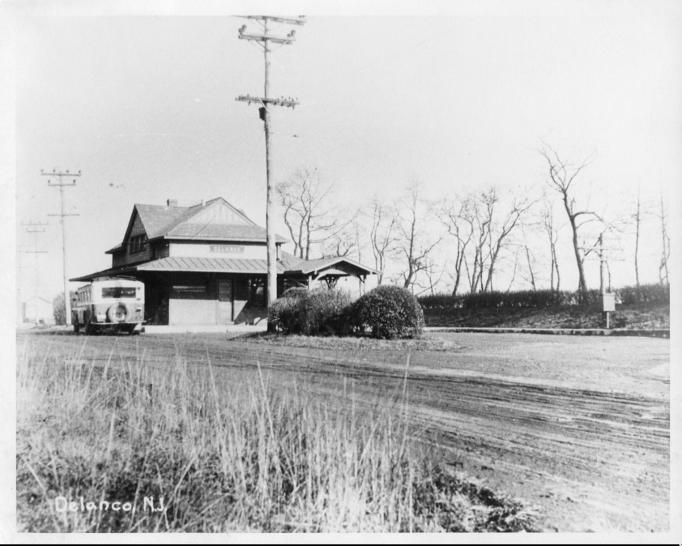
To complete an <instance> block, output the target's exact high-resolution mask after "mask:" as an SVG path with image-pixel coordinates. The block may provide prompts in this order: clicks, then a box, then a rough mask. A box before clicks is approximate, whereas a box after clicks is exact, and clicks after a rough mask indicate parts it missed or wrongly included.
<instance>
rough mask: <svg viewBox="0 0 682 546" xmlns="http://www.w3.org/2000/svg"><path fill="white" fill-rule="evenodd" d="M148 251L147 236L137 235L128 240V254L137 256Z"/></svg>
mask: <svg viewBox="0 0 682 546" xmlns="http://www.w3.org/2000/svg"><path fill="white" fill-rule="evenodd" d="M146 249H147V236H146V235H145V234H142V235H135V236H134V237H131V238H130V239H129V240H128V254H136V253H137V252H142V251H143V250H146Z"/></svg>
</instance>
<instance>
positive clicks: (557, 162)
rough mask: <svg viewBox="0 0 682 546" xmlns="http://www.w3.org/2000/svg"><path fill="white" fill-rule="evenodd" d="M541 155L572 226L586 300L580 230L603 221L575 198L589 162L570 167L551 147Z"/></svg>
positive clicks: (581, 294) (576, 258)
mask: <svg viewBox="0 0 682 546" xmlns="http://www.w3.org/2000/svg"><path fill="white" fill-rule="evenodd" d="M540 154H541V155H542V156H543V157H544V158H545V160H546V161H547V167H548V171H549V180H548V184H549V186H550V188H552V189H553V190H554V191H556V192H557V193H558V194H559V196H560V198H561V202H562V203H563V205H564V210H565V211H566V216H567V217H568V223H569V225H570V226H571V234H572V242H573V253H574V255H575V263H576V266H577V268H578V292H579V293H580V298H581V299H584V297H585V295H586V294H587V282H586V281H585V268H584V266H583V263H584V260H585V255H586V254H584V253H583V252H582V251H581V247H580V244H579V242H578V237H579V230H580V227H581V226H583V225H584V224H585V223H587V222H589V221H592V220H594V219H597V220H601V218H600V216H599V215H598V214H597V213H596V212H594V211H591V210H580V209H578V207H577V205H576V200H575V196H574V182H575V180H576V178H577V177H578V175H579V174H580V173H581V172H582V170H583V169H584V168H585V167H586V166H587V165H588V161H583V162H582V163H580V164H579V165H577V166H573V165H570V164H568V163H566V162H564V161H562V160H561V158H560V157H559V155H558V154H557V153H556V152H555V151H554V150H553V149H551V148H550V147H549V146H546V147H545V149H542V150H540ZM581 217H589V218H588V219H586V220H584V221H582V222H581V221H579V218H581Z"/></svg>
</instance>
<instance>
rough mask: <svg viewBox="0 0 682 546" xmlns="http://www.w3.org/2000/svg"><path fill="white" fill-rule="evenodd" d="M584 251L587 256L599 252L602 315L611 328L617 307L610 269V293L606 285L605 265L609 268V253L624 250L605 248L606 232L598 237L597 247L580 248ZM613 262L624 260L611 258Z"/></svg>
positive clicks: (607, 326)
mask: <svg viewBox="0 0 682 546" xmlns="http://www.w3.org/2000/svg"><path fill="white" fill-rule="evenodd" d="M580 248H581V249H582V250H583V251H585V255H584V256H587V255H588V254H589V253H590V252H591V251H593V250H595V249H596V251H597V257H598V258H599V294H600V295H601V301H602V314H603V318H604V319H605V321H606V328H607V329H608V328H610V325H611V321H610V318H611V317H610V313H612V312H614V311H615V310H616V307H615V295H614V294H613V293H612V292H611V270H610V269H609V289H608V291H607V290H606V284H605V283H604V265H606V267H608V266H609V265H608V261H607V253H608V252H612V251H622V250H623V249H622V248H620V247H605V246H604V232H601V233H600V234H599V236H598V237H597V242H596V244H595V245H593V246H592V247H589V248H586V247H580ZM611 259H612V260H615V261H622V258H613V257H612V258H611Z"/></svg>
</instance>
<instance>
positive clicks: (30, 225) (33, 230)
mask: <svg viewBox="0 0 682 546" xmlns="http://www.w3.org/2000/svg"><path fill="white" fill-rule="evenodd" d="M21 225H22V226H24V228H25V230H24V231H26V233H30V234H31V235H32V236H33V238H34V239H33V246H32V247H31V248H32V250H24V251H23V252H24V254H33V255H34V256H35V264H34V273H35V280H34V287H33V288H34V290H35V292H36V293H35V295H36V296H37V295H38V284H39V283H38V274H39V271H40V269H39V268H38V254H47V250H38V240H37V237H38V233H45V226H47V225H49V224H47V223H46V222H22V223H21Z"/></svg>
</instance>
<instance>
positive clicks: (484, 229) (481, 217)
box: [465, 187, 530, 292]
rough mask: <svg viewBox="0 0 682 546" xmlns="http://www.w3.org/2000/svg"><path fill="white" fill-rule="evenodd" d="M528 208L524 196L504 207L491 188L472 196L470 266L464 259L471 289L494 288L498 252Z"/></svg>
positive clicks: (477, 290)
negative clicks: (471, 256) (471, 251)
mask: <svg viewBox="0 0 682 546" xmlns="http://www.w3.org/2000/svg"><path fill="white" fill-rule="evenodd" d="M529 207H530V203H529V202H527V201H526V200H525V199H514V200H513V201H512V203H511V205H510V206H508V207H505V206H504V204H503V203H502V201H501V199H500V197H499V195H498V193H497V190H496V189H495V188H493V187H491V188H488V189H487V190H485V191H484V192H481V193H479V194H478V195H477V196H476V197H474V198H472V205H471V211H472V215H471V226H472V228H473V235H472V244H473V258H472V259H471V265H469V263H468V262H466V261H465V270H466V272H467V276H468V279H469V287H470V289H471V291H472V292H487V291H492V290H493V289H494V286H493V280H494V276H495V271H496V268H497V265H498V261H499V257H500V254H501V252H502V251H503V250H504V248H505V247H506V245H507V244H508V243H509V239H510V235H511V234H512V232H513V231H514V230H515V229H516V228H517V227H518V226H519V225H520V224H519V221H520V219H521V217H522V216H523V214H524V213H525V212H526V211H527V210H528V208H529Z"/></svg>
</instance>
